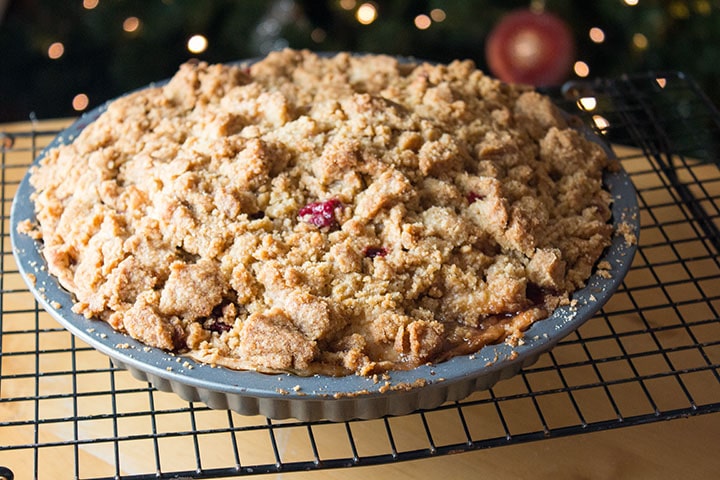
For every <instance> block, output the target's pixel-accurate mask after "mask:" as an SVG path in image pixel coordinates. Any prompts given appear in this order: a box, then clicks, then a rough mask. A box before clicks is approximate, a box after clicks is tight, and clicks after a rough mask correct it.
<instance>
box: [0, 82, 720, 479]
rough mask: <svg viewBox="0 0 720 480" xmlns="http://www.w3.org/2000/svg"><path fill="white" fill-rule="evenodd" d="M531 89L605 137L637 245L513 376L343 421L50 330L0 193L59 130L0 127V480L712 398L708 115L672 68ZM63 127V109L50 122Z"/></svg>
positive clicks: (149, 473)
mask: <svg viewBox="0 0 720 480" xmlns="http://www.w3.org/2000/svg"><path fill="white" fill-rule="evenodd" d="M547 93H549V94H550V95H552V96H554V97H555V99H556V101H557V102H558V103H559V104H560V105H561V106H563V107H564V108H565V109H566V110H567V111H569V112H572V113H574V114H576V115H577V116H578V117H579V118H580V119H582V121H583V122H585V123H586V124H588V125H589V126H591V127H592V128H594V129H595V130H596V131H597V132H599V133H600V134H601V135H602V136H604V137H605V138H606V139H607V140H608V141H609V142H611V143H612V144H613V145H614V146H615V150H616V152H617V154H618V158H619V159H620V160H621V162H622V164H623V167H624V168H625V169H626V171H627V172H628V173H629V175H630V176H631V178H632V180H633V183H634V184H635V187H636V189H637V192H638V200H639V204H640V216H641V235H640V240H639V242H640V247H639V250H638V253H637V255H636V257H635V260H634V262H633V265H632V267H631V270H630V272H629V274H628V276H627V277H626V279H625V281H624V282H623V284H622V286H621V288H620V289H619V290H618V292H617V293H616V294H615V295H614V296H613V297H612V299H611V300H610V301H609V302H608V303H607V304H606V305H605V307H604V308H603V310H602V311H601V312H600V313H599V314H598V315H596V317H594V318H593V319H591V320H590V321H589V322H588V323H586V324H585V325H583V326H582V327H581V328H580V329H579V330H577V331H576V332H575V333H573V334H571V335H570V336H569V337H567V338H565V339H563V340H562V341H561V342H560V343H559V344H558V345H557V346H556V347H555V348H554V349H553V350H552V351H551V352H549V353H547V354H544V355H543V356H542V357H541V358H540V360H539V361H538V362H537V363H536V364H535V365H533V366H531V367H528V368H526V369H524V370H523V371H522V372H521V373H520V374H519V375H517V376H515V377H513V378H511V379H509V380H505V381H502V382H500V383H499V384H497V385H496V386H495V387H493V388H492V389H491V390H488V391H482V392H476V393H475V394H473V395H471V396H470V397H469V398H467V399H465V400H463V401H460V402H455V403H450V404H446V405H443V406H441V407H439V408H437V409H434V410H430V411H422V412H417V413H414V414H411V415H407V416H403V417H388V418H382V419H378V420H365V421H350V422H345V423H331V422H313V423H303V422H297V421H292V420H287V421H271V420H269V419H266V418H262V417H244V416H240V415H238V414H235V413H233V412H230V411H217V410H211V409H209V408H207V407H205V406H204V405H200V404H193V403H188V402H184V401H182V400H180V399H179V398H178V397H176V396H175V395H173V394H171V393H163V392H159V391H157V390H155V389H153V388H152V387H151V386H150V385H148V384H144V383H141V382H138V381H137V380H135V379H133V378H131V377H130V375H129V374H128V373H127V372H126V371H124V370H119V369H117V368H114V367H113V365H112V364H111V363H110V361H109V360H108V359H107V358H105V357H104V356H102V355H101V354H99V353H97V352H96V351H95V350H93V349H91V348H90V347H88V346H87V345H85V344H83V343H81V342H80V341H78V340H76V339H75V338H74V337H73V336H72V335H70V334H69V333H68V332H66V331H65V330H64V329H62V328H60V327H59V326H58V325H57V324H56V323H55V322H54V321H53V320H52V319H51V318H50V317H49V315H48V314H46V313H45V312H44V311H42V310H41V309H40V308H39V307H38V304H37V303H36V302H35V300H34V299H33V297H32V295H31V294H30V293H29V292H28V290H27V288H26V287H25V285H24V284H23V282H22V280H21V278H20V275H19V273H18V271H17V268H16V266H15V263H14V260H13V256H12V251H11V245H10V239H9V232H8V229H9V225H8V224H9V215H10V205H11V202H12V198H13V195H14V192H15V190H16V188H17V185H18V183H19V181H20V180H21V179H22V177H23V176H24V175H25V172H26V171H27V168H28V166H29V164H30V163H31V161H32V160H33V159H34V158H35V157H36V156H37V155H38V153H39V152H40V150H41V149H42V148H43V147H44V145H46V144H47V143H49V142H50V140H51V139H52V138H53V137H54V136H55V135H56V134H57V133H58V129H57V128H52V129H44V128H43V127H42V125H43V124H42V123H41V124H38V126H36V127H33V128H30V129H25V130H19V131H18V130H14V131H7V132H5V133H2V134H0V156H1V157H2V170H1V171H0V175H2V178H1V180H2V185H1V192H0V193H1V195H2V208H3V210H2V220H3V222H2V226H0V233H1V234H2V256H0V267H1V268H2V277H0V303H1V306H2V316H1V317H0V333H1V335H0V478H3V477H4V478H6V479H12V478H14V477H17V478H61V476H58V475H61V474H59V473H58V472H59V471H60V469H59V468H58V464H57V461H58V460H57V459H58V458H62V459H63V465H62V467H63V469H62V471H63V472H66V473H64V475H65V477H62V478H78V479H79V478H83V479H108V478H126V479H150V478H153V479H157V478H179V477H192V478H219V477H235V476H240V475H251V474H263V473H273V472H288V471H300V470H321V469H328V468H337V467H349V466H351V467H359V466H363V465H377V464H384V463H389V462H398V461H402V460H412V459H418V458H425V457H431V456H439V455H444V454H451V453H458V452H466V451H470V450H477V449H483V448H489V447H497V446H502V445H510V444H515V443H522V442H530V441H541V440H544V439H547V438H552V437H560V436H567V435H573V434H582V433H587V432H592V431H598V430H605V429H611V428H617V427H625V426H632V425H639V424H643V423H648V422H657V421H660V420H668V419H674V418H678V417H684V416H693V415H700V414H708V413H714V412H718V411H720V315H718V311H719V310H720V257H719V255H718V252H719V250H720V247H719V244H720V235H719V233H718V232H719V229H720V168H719V166H718V162H719V161H720V160H719V159H720V156H718V152H719V151H720V146H719V145H718V140H717V139H720V113H718V111H717V109H716V108H715V107H714V106H713V105H712V104H711V103H710V102H709V101H708V100H707V98H706V97H705V96H704V95H703V94H702V92H701V91H700V90H699V89H698V88H697V86H696V85H695V83H694V82H693V81H692V80H691V79H689V78H687V77H686V76H685V75H683V74H681V73H675V72H668V73H662V74H655V73H653V74H643V75H637V76H632V77H623V78H618V79H612V80H598V81H594V82H587V83H572V84H567V85H565V86H564V87H563V88H562V89H557V90H550V91H548V92H547ZM66 124H67V122H66Z"/></svg>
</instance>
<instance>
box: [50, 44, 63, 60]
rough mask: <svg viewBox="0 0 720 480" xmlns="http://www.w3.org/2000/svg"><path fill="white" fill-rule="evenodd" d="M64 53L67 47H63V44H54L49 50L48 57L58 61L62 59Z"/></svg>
mask: <svg viewBox="0 0 720 480" xmlns="http://www.w3.org/2000/svg"><path fill="white" fill-rule="evenodd" d="M64 53H65V45H63V44H62V43H61V42H54V43H52V44H51V45H50V46H49V47H48V50H47V55H48V57H49V58H50V59H52V60H57V59H58V58H60V57H62V56H63V54H64Z"/></svg>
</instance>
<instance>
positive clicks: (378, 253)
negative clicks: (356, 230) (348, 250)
mask: <svg viewBox="0 0 720 480" xmlns="http://www.w3.org/2000/svg"><path fill="white" fill-rule="evenodd" d="M387 254H388V251H387V248H385V247H365V250H363V255H365V256H366V257H367V258H375V257H384V256H385V255H387Z"/></svg>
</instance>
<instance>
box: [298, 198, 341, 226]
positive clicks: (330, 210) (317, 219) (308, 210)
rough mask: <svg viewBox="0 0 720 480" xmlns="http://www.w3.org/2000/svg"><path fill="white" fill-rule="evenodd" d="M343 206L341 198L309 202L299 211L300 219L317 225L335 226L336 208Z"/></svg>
mask: <svg viewBox="0 0 720 480" xmlns="http://www.w3.org/2000/svg"><path fill="white" fill-rule="evenodd" d="M340 207H342V203H340V200H338V199H336V198H331V199H330V200H325V201H324V202H313V203H308V204H307V205H305V206H304V207H303V208H301V209H300V211H299V212H298V217H300V220H302V221H303V222H307V223H312V224H313V225H315V226H316V227H321V228H322V227H334V226H336V225H337V219H336V218H335V209H336V208H340Z"/></svg>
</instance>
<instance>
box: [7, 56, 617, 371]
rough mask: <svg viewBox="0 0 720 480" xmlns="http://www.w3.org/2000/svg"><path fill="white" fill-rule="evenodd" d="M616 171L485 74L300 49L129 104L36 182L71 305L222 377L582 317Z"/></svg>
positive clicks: (437, 348) (396, 355) (439, 351)
mask: <svg viewBox="0 0 720 480" xmlns="http://www.w3.org/2000/svg"><path fill="white" fill-rule="evenodd" d="M607 167H608V159H607V157H606V155H605V153H604V151H603V150H602V149H601V148H600V147H599V146H598V145H596V144H594V143H592V142H590V141H588V140H586V139H585V138H584V137H583V135H582V134H580V133H578V132H577V131H576V130H574V129H572V128H570V127H569V126H568V124H567V122H566V121H565V119H564V116H563V115H561V114H560V112H559V111H558V110H557V109H556V108H555V107H554V106H553V104H552V103H551V102H550V100H549V99H548V98H546V97H544V96H542V95H540V94H538V93H536V92H534V91H531V90H529V89H527V88H524V87H518V86H511V85H507V84H503V83H501V82H499V81H497V80H495V79H492V78H490V77H488V76H485V75H484V74H483V73H482V72H480V71H478V70H477V69H476V68H475V66H474V65H473V63H471V62H469V61H455V62H452V63H451V64H449V65H431V64H425V63H423V64H417V65H411V64H404V63H399V62H398V61H397V60H396V59H394V58H392V57H389V56H382V55H376V56H352V55H349V54H345V53H341V54H338V55H336V56H334V57H332V58H326V57H320V56H317V55H315V54H312V53H310V52H305V51H293V50H285V51H282V52H276V53H272V54H270V55H269V56H268V57H267V58H266V59H264V60H263V61H260V62H259V63H256V64H254V65H252V66H251V67H250V68H244V67H242V66H224V65H208V64H206V63H202V62H200V63H188V64H185V65H183V66H182V67H181V68H180V70H179V71H178V73H177V74H176V75H175V76H174V77H173V78H172V79H171V80H170V82H169V83H167V84H165V85H164V86H159V87H153V88H148V89H145V90H142V91H139V92H136V93H131V94H129V95H127V96H125V97H122V98H120V99H118V100H116V101H114V102H112V103H111V104H110V105H109V106H108V108H107V111H106V112H104V113H103V114H102V115H101V116H100V117H99V118H98V119H97V120H96V121H94V122H93V123H92V124H90V125H89V126H87V127H86V128H85V129H84V130H83V131H82V133H81V134H80V135H79V136H78V137H77V138H76V139H75V141H73V142H72V143H71V144H69V145H65V146H61V147H58V148H56V149H54V150H52V151H50V152H49V153H48V154H47V156H46V157H45V158H44V159H43V160H42V162H41V164H40V166H39V167H38V168H37V169H35V170H34V172H33V174H32V185H33V186H34V188H35V190H36V193H35V194H34V196H33V199H34V202H35V208H36V213H37V219H38V222H39V227H38V230H37V231H38V232H39V233H40V234H41V237H42V240H43V242H44V248H43V253H44V255H45V258H46V260H47V262H48V265H49V269H50V272H51V273H52V274H53V275H55V276H57V278H58V279H59V280H60V281H61V283H62V285H63V286H64V287H65V288H67V289H68V290H69V291H70V292H72V293H73V295H74V297H75V299H76V304H75V306H74V311H76V312H79V313H81V314H83V315H85V316H87V317H92V318H97V319H100V320H103V321H105V322H108V323H109V324H111V325H112V326H113V327H114V328H115V329H117V330H120V331H123V332H127V333H128V334H130V335H131V336H132V337H134V338H136V339H138V340H140V341H142V342H144V343H145V344H147V345H151V346H154V347H158V348H162V349H166V350H169V351H172V352H176V353H182V354H187V355H189V356H190V357H192V358H194V359H197V360H199V361H201V362H205V363H208V364H210V365H223V366H226V367H230V368H236V369H254V370H259V371H263V372H278V371H287V372H293V373H296V374H300V375H309V374H314V373H326V374H332V375H346V374H352V373H356V374H361V375H374V374H376V373H379V372H384V371H387V370H390V369H407V368H413V367H416V366H418V365H422V364H425V363H428V362H439V361H442V360H445V359H447V358H449V357H451V356H454V355H458V354H465V353H472V352H475V351H477V350H479V349H480V348H481V347H482V346H484V345H487V344H489V343H495V342H498V341H503V340H504V339H511V340H512V341H513V342H514V343H517V342H518V341H519V340H520V339H521V337H522V332H523V331H524V330H525V329H527V328H528V327H529V326H530V325H531V324H532V323H533V322H535V321H538V320H541V319H543V318H546V317H547V316H548V315H550V314H551V313H552V311H553V310H554V309H555V308H556V306H557V305H558V304H560V303H567V302H568V296H569V293H570V292H572V291H574V290H576V289H577V288H579V287H581V286H583V285H584V282H585V281H586V280H587V278H588V277H589V275H590V274H591V271H592V268H593V265H594V263H595V262H596V260H597V259H598V257H599V256H600V255H601V252H602V251H603V249H604V248H606V247H607V246H608V245H609V243H610V238H611V235H612V233H613V232H612V226H611V225H610V224H609V223H608V221H609V219H610V208H609V205H610V201H611V199H610V195H609V194H608V192H607V191H605V190H603V188H602V172H603V169H605V168H607ZM21 228H22V229H23V231H26V232H28V233H31V232H34V231H35V230H33V229H31V228H30V227H29V226H28V225H26V224H24V223H23V224H21ZM625 236H626V238H627V236H628V235H627V234H625ZM168 368H170V367H168Z"/></svg>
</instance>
